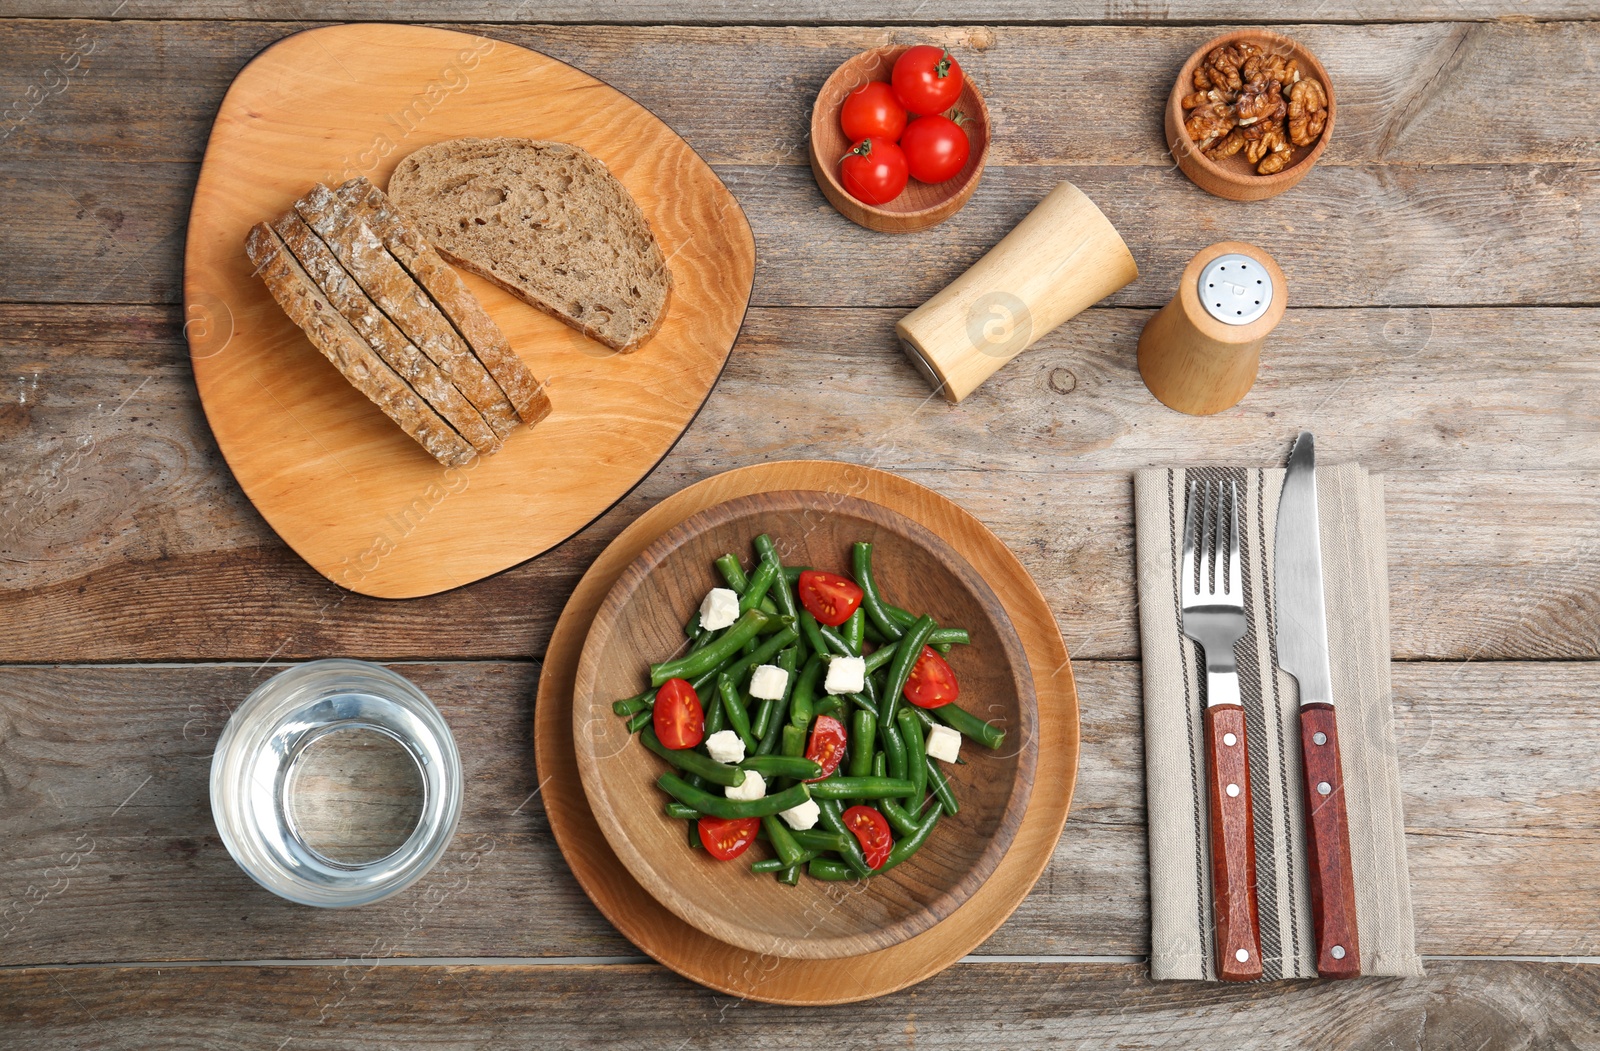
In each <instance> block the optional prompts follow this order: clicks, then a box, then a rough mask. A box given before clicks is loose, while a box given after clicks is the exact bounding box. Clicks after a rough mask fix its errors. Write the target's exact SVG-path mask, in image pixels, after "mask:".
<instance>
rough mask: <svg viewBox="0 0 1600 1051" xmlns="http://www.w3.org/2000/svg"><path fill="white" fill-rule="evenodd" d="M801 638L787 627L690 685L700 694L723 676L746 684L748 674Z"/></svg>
mask: <svg viewBox="0 0 1600 1051" xmlns="http://www.w3.org/2000/svg"><path fill="white" fill-rule="evenodd" d="M799 637H800V633H799V632H797V631H795V629H794V627H793V626H792V625H791V626H788V627H785V628H783V629H782V630H781V631H779V632H778V633H777V634H776V635H771V636H768V637H767V640H766V641H765V642H763V643H762V644H761V645H759V646H757V647H756V648H755V649H753V650H751V651H750V652H749V653H747V654H745V655H744V656H743V657H740V658H739V659H738V660H736V661H733V662H732V663H729V664H726V665H723V666H721V667H719V668H715V669H713V670H711V671H708V672H706V673H705V674H704V675H701V676H700V677H699V678H697V679H695V680H693V682H691V683H690V685H692V686H693V687H694V688H695V692H696V693H698V692H700V691H701V690H703V689H705V688H706V687H707V686H709V685H711V683H712V682H714V681H715V680H716V679H718V678H720V677H721V676H723V675H727V676H728V677H730V678H731V679H733V681H734V684H735V685H737V684H739V683H742V682H744V676H745V673H746V672H748V671H749V670H750V669H751V668H754V667H755V666H756V665H758V664H765V663H767V661H769V660H771V659H772V655H773V654H775V653H777V652H778V651H779V650H781V649H784V648H785V647H787V646H792V645H793V644H794V641H795V640H796V639H798V638H799Z"/></svg>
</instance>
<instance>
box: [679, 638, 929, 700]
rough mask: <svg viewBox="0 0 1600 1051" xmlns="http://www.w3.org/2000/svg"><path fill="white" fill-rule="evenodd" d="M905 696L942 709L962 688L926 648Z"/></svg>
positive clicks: (915, 667)
mask: <svg viewBox="0 0 1600 1051" xmlns="http://www.w3.org/2000/svg"><path fill="white" fill-rule="evenodd" d="M905 695H906V700H908V701H910V702H911V703H912V704H914V705H916V706H917V707H918V708H942V707H944V706H945V705H947V704H950V703H951V702H953V701H954V700H955V699H956V698H957V697H959V696H961V687H960V685H959V684H958V683H957V682H956V673H955V672H954V671H953V670H952V669H951V667H950V665H948V664H946V663H945V659H944V658H943V657H941V656H939V654H938V653H936V652H934V651H933V650H931V649H929V648H928V647H927V646H924V647H922V653H921V654H919V655H918V657H917V663H915V664H913V665H912V666H911V674H910V675H909V676H907V677H906V688H905ZM656 703H657V704H660V703H661V702H660V701H659V700H658V701H657V702H656Z"/></svg>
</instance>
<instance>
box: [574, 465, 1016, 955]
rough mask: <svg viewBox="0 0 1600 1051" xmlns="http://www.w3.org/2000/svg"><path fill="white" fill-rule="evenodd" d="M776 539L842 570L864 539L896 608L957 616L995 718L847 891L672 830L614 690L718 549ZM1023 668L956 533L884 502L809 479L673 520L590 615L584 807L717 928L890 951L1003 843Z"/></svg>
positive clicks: (674, 637)
mask: <svg viewBox="0 0 1600 1051" xmlns="http://www.w3.org/2000/svg"><path fill="white" fill-rule="evenodd" d="M762 533H766V534H767V535H769V536H771V537H772V538H773V541H774V543H775V544H776V545H777V548H778V553H779V555H780V556H781V557H782V558H783V561H784V564H785V565H792V566H812V567H815V568H817V569H827V570H833V571H838V572H849V568H850V545H851V544H852V543H854V542H855V541H857V540H865V541H868V542H870V543H871V544H872V545H873V567H874V570H875V573H876V576H877V578H878V581H879V583H880V585H881V586H882V588H883V593H884V595H885V596H887V597H888V599H889V600H890V601H892V602H894V603H896V604H897V605H900V606H904V607H905V608H907V609H911V610H916V611H918V612H927V613H931V614H932V615H933V616H934V618H935V619H936V620H938V621H939V623H941V624H959V625H961V626H963V627H965V628H966V629H967V630H968V631H969V632H970V633H971V635H972V644H971V645H969V646H958V647H956V648H955V649H953V650H952V651H951V653H950V656H949V660H950V663H951V665H952V666H953V667H954V669H955V672H956V676H957V679H958V681H959V682H960V683H961V689H962V698H961V703H962V705H963V706H964V707H965V708H967V710H968V711H971V712H974V713H975V714H977V715H979V716H980V717H981V718H983V719H986V720H988V721H989V722H990V723H992V724H994V725H996V726H998V727H1000V728H1001V729H1003V730H1004V731H1005V733H1006V740H1005V741H1004V742H1003V743H1002V745H1001V747H1000V748H999V749H996V750H995V751H992V752H991V751H989V750H987V749H985V748H982V747H980V746H978V745H975V744H972V743H971V742H966V743H965V744H964V747H963V748H962V750H961V754H962V758H963V759H965V760H966V762H965V764H964V765H955V766H944V767H942V769H944V770H945V771H946V772H947V773H948V775H949V777H950V780H951V782H952V783H953V786H954V788H955V791H956V797H957V799H958V800H959V801H960V804H961V808H960V810H959V811H958V812H957V813H956V814H954V815H951V816H949V817H946V818H944V819H943V820H941V821H940V822H939V826H938V828H937V829H936V830H935V831H934V834H933V836H932V837H931V838H930V839H929V841H928V843H927V845H925V846H924V847H923V848H922V849H921V850H920V851H918V852H917V853H916V854H915V855H914V856H913V857H912V858H911V860H910V861H908V862H906V863H905V864H904V865H900V866H898V867H896V868H894V869H893V870H891V871H889V872H887V873H885V874H884V875H883V876H881V877H874V878H873V879H872V880H871V881H870V882H869V884H868V885H867V886H866V887H852V888H850V889H849V892H848V893H841V888H840V887H839V886H838V885H837V884H830V883H824V882H822V881H819V880H814V879H810V878H803V879H802V880H801V881H800V885H799V886H797V887H787V886H784V885H782V884H780V883H779V882H778V881H777V880H775V879H773V878H772V877H770V876H756V875H752V874H751V873H750V872H749V870H748V863H749V861H753V860H756V858H758V857H760V856H761V855H762V853H764V852H765V848H761V850H758V851H756V852H752V853H751V854H749V855H747V856H746V858H745V859H744V860H743V861H741V862H735V863H731V864H730V863H725V862H719V861H717V860H716V859H714V858H712V857H711V856H710V855H709V854H707V853H706V852H705V851H703V850H692V849H690V847H689V846H688V845H687V844H686V843H685V841H684V824H683V822H682V821H674V820H672V819H670V818H668V817H667V816H666V815H664V814H663V813H662V810H661V807H662V804H663V803H664V802H666V797H665V796H664V795H663V794H662V793H661V791H660V789H658V788H656V786H655V779H656V778H657V777H658V776H659V775H660V774H661V773H663V772H664V771H666V770H667V769H669V768H668V767H667V765H666V764H665V763H664V762H662V760H661V759H660V758H659V757H658V756H656V755H653V754H652V753H650V752H649V751H648V750H646V749H645V748H644V747H643V746H642V745H641V744H639V742H638V740H637V738H636V737H635V735H633V734H631V733H629V732H628V729H627V726H626V724H625V720H623V719H620V718H618V717H617V716H616V715H615V714H614V713H613V712H612V711H611V702H612V701H614V700H616V699H617V698H619V697H628V696H632V695H633V694H636V693H638V692H639V691H640V690H642V689H645V688H647V687H648V685H649V683H648V679H647V677H646V676H645V674H644V670H645V669H646V668H647V667H648V666H649V664H650V663H651V662H652V661H659V660H665V659H667V658H668V657H670V656H672V655H673V654H674V653H681V652H683V650H684V647H685V639H684V635H683V625H684V623H685V622H686V621H687V620H688V619H689V618H690V616H692V615H693V613H694V611H695V609H696V608H697V607H698V606H699V605H700V600H701V599H702V598H704V597H705V593H706V592H707V591H708V590H709V589H710V588H712V587H716V586H719V585H720V584H721V579H720V577H717V575H716V570H715V569H713V568H712V561H713V560H714V559H716V558H717V557H718V556H719V555H722V554H723V553H725V552H733V553H735V554H736V555H738V556H740V557H742V558H743V560H744V561H745V562H746V563H749V562H750V561H751V558H752V556H751V555H750V554H749V553H748V552H749V549H750V542H751V540H752V539H753V538H754V537H756V536H758V535H760V534H762ZM1035 722H1036V713H1035V700H1034V690H1033V682H1032V680H1031V678H1030V676H1029V672H1028V661H1027V658H1026V656H1025V655H1024V654H1023V651H1022V643H1021V642H1020V641H1019V640H1018V638H1017V634H1016V631H1015V630H1013V628H1012V626H1011V621H1010V618H1009V617H1007V615H1006V611H1005V607H1004V606H1002V605H1001V603H1000V599H999V597H998V596H996V595H995V593H994V591H993V590H992V589H991V588H990V587H989V585H988V584H986V583H985V582H984V580H983V578H982V577H980V576H979V575H978V574H977V572H976V571H975V570H973V568H972V567H971V566H970V565H969V564H968V563H967V560H966V559H964V558H962V557H961V555H960V554H958V553H957V552H956V551H955V550H954V549H953V548H951V547H950V545H948V544H946V543H945V542H944V541H943V540H941V539H940V538H939V537H938V536H936V535H935V534H934V533H932V532H931V531H929V530H928V529H927V528H925V527H924V526H921V525H918V524H917V523H916V522H913V521H912V520H911V519H909V518H906V517H905V516H904V515H902V514H900V513H898V512H896V511H892V510H890V509H889V508H886V507H883V506H881V505H878V504H874V503H870V502H868V501H866V500H860V499H856V498H855V497H847V496H841V495H839V494H838V493H830V492H818V491H794V490H790V491H784V492H770V493H759V494H755V495H751V496H745V497H739V498H737V499H734V500H729V501H728V502H726V503H721V504H718V505H716V506H715V507H711V508H708V509H706V510H704V511H701V512H700V513H699V514H696V515H693V516H691V517H690V518H689V519H688V520H686V521H684V522H682V523H680V524H679V525H677V526H675V527H674V528H672V529H670V530H668V531H667V532H666V533H665V534H664V535H663V536H662V537H661V538H660V539H658V540H657V541H656V542H655V543H653V544H651V545H650V546H649V547H648V548H646V549H645V551H644V553H643V554H641V555H640V556H639V557H638V558H637V559H635V560H634V561H633V563H632V564H631V565H630V566H628V568H627V569H626V570H624V571H623V573H622V575H621V576H620V577H619V578H618V579H617V582H616V584H614V585H613V586H612V588H611V591H610V593H609V594H608V595H607V596H606V600H605V602H604V603H602V604H601V606H600V611H599V613H597V614H596V615H595V618H594V622H593V626H592V627H590V629H589V637H588V640H587V641H586V642H585V643H584V647H583V656H582V658H581V659H580V661H579V662H578V675H577V681H576V684H575V686H574V688H573V703H572V726H573V738H574V741H575V747H576V750H577V757H578V769H579V771H580V773H581V774H582V778H583V787H584V790H585V792H586V793H587V794H588V797H589V806H590V809H591V810H592V811H593V812H594V815H595V817H596V819H598V821H599V822H600V827H601V829H602V830H603V831H604V832H605V835H606V839H607V840H608V841H609V842H610V844H611V849H612V850H614V851H615V852H616V854H617V856H618V857H619V858H621V859H622V862H623V863H624V864H625V865H627V866H628V871H629V872H631V873H633V876H634V878H635V879H637V880H638V881H639V883H640V884H641V885H642V886H643V887H644V888H645V889H646V890H648V891H649V892H650V893H651V894H652V895H654V896H655V897H656V898H657V899H659V900H660V901H661V902H662V903H663V904H665V905H666V906H667V908H669V909H671V910H672V911H673V912H674V913H675V914H677V915H678V916H680V917H682V918H683V919H684V920H686V921H688V922H689V923H691V924H693V925H694V926H695V927H698V928H699V929H700V930H702V931H705V932H706V933H707V934H709V935H711V936H712V937H714V938H718V939H720V940H722V941H725V942H728V943H730V944H732V945H737V946H739V947H740V948H744V949H749V950H751V951H752V952H758V953H768V954H771V955H773V956H782V957H793V958H804V959H831V958H837V957H842V956H858V955H860V954H862V953H867V952H872V951H874V950H877V949H883V948H887V947H888V946H890V945H895V944H897V943H899V942H902V941H904V940H906V939H907V938H910V937H912V936H914V935H917V934H920V933H921V932H923V931H925V930H927V929H928V928H930V927H932V926H933V925H934V924H936V923H938V922H939V921H940V920H942V919H944V918H945V917H946V916H949V915H950V914H951V913H953V912H954V911H955V910H956V909H957V908H958V907H960V905H961V904H962V903H963V902H965V901H966V900H967V898H969V897H970V896H971V895H972V892H973V891H975V890H977V888H978V887H979V886H981V885H982V883H983V881H984V880H985V879H987V878H988V877H989V875H990V874H991V873H992V872H993V871H994V869H995V866H996V865H997V864H998V863H999V861H1000V859H1001V857H1003V856H1004V855H1005V852H1006V850H1007V848H1008V847H1010V845H1011V839H1012V836H1013V835H1014V834H1015V833H1016V829H1017V825H1018V824H1019V823H1020V822H1021V820H1022V814H1023V811H1024V810H1025V809H1026V808H1027V804H1028V794H1029V792H1030V790H1031V788H1032V786H1033V780H1034V778H1033V773H1034V762H1035V758H1036V755H1037V752H1038V740H1037V738H1036V736H1035V732H1034V728H1035Z"/></svg>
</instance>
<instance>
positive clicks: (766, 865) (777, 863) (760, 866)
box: [750, 850, 817, 873]
mask: <svg viewBox="0 0 1600 1051" xmlns="http://www.w3.org/2000/svg"><path fill="white" fill-rule="evenodd" d="M801 853H802V854H803V855H804V856H805V861H802V862H801V863H800V864H802V865H803V864H805V862H806V861H810V860H811V859H812V858H814V857H816V856H817V855H816V853H815V852H814V851H810V850H805V851H801ZM795 867H797V866H793V865H785V864H784V863H783V859H782V858H763V859H762V860H760V861H757V862H755V863H753V864H752V865H751V866H750V871H751V872H779V873H781V872H783V871H784V870H786V869H789V868H795Z"/></svg>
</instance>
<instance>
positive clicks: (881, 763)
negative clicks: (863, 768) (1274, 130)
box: [872, 752, 889, 777]
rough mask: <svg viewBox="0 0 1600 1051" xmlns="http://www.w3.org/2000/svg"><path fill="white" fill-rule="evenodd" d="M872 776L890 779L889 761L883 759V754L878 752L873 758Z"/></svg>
mask: <svg viewBox="0 0 1600 1051" xmlns="http://www.w3.org/2000/svg"><path fill="white" fill-rule="evenodd" d="M872 776H873V777H888V776H889V761H888V760H887V759H885V758H884V757H883V753H882V752H877V753H875V754H874V755H873V757H872Z"/></svg>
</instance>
